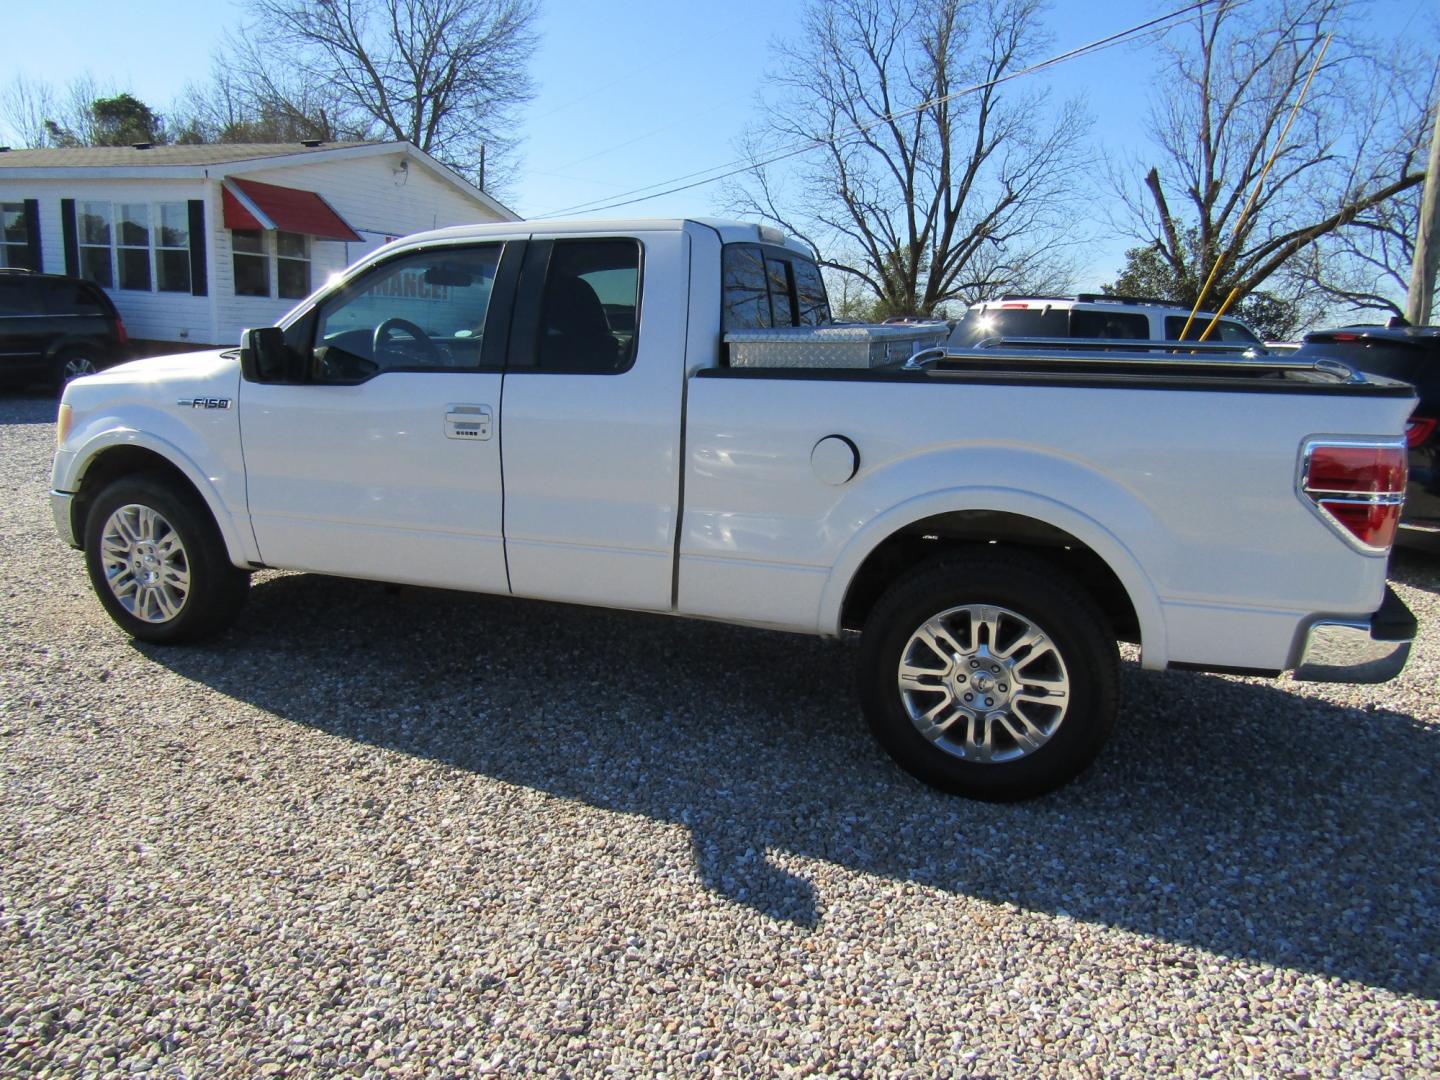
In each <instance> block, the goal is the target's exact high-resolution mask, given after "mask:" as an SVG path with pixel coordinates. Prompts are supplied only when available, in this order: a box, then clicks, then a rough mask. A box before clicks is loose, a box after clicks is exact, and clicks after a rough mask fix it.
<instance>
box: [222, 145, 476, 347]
mask: <svg viewBox="0 0 1440 1080" xmlns="http://www.w3.org/2000/svg"><path fill="white" fill-rule="evenodd" d="M401 160H402V155H401V154H400V153H399V152H398V151H397V152H396V153H393V154H380V155H375V156H373V157H362V158H352V159H350V160H344V161H318V162H315V163H314V164H310V163H306V164H303V165H294V166H291V167H289V168H285V169H263V170H251V171H246V172H244V173H238V174H236V175H238V176H240V177H241V178H242V179H245V180H256V181H258V182H260V183H262V184H278V185H279V186H280V187H290V188H300V189H301V190H304V191H314V192H318V193H319V194H320V195H321V196H323V197H324V199H325V201H326V202H327V203H329V204H330V205H331V206H332V207H333V208H334V209H335V212H336V213H338V214H339V215H340V216H341V217H342V218H344V219H345V221H346V223H348V224H349V225H350V227H351V228H353V229H354V230H355V231H356V232H357V233H359V234H360V236H361V237H362V238H363V241H362V242H361V243H354V242H351V243H342V242H339V241H333V240H315V241H312V243H311V245H310V247H311V263H310V283H311V286H312V287H313V288H317V289H318V288H319V287H320V286H322V285H324V284H325V282H326V280H327V279H328V278H329V277H330V276H331V275H332V274H335V273H338V272H339V271H341V270H343V269H344V268H345V267H347V266H349V265H350V264H351V263H352V262H354V261H355V260H356V259H358V258H360V256H362V255H364V254H366V253H368V252H370V251H373V250H374V249H375V248H377V247H379V246H380V245H381V244H383V243H384V242H385V238H386V237H387V236H388V237H397V236H408V235H409V234H410V233H414V232H422V231H424V230H425V229H436V228H444V227H445V226H447V225H470V224H475V223H478V222H485V221H499V220H501V219H500V218H499V217H498V216H496V215H495V214H493V213H491V212H490V211H489V210H487V209H486V208H485V207H483V206H481V205H480V204H479V203H478V202H476V201H475V200H474V199H472V198H470V197H469V196H467V195H465V194H464V193H463V192H462V191H461V190H459V189H458V188H456V187H454V186H453V185H451V184H448V183H446V182H444V181H442V180H440V179H438V178H436V177H435V176H434V175H433V174H432V173H431V172H430V170H429V169H427V168H425V167H424V166H423V165H421V164H420V163H419V162H417V161H413V160H412V161H411V162H410V163H409V164H410V167H409V169H408V170H407V171H406V172H404V173H402V174H400V175H398V176H397V175H396V170H397V169H398V168H399V165H400V162H401ZM214 187H215V190H214V193H213V195H212V214H211V219H212V220H213V221H214V223H215V228H214V231H213V232H212V235H211V238H210V244H211V250H212V251H213V252H214V260H215V261H214V267H215V270H214V276H213V277H212V279H211V280H212V283H213V285H214V286H216V287H215V289H214V291H215V295H216V296H217V297H218V307H219V311H218V323H219V328H220V331H221V333H222V334H224V335H226V336H225V337H224V338H223V339H222V341H221V344H232V343H237V342H238V341H239V340H240V332H241V331H242V330H243V329H245V328H246V327H250V326H268V325H270V324H272V323H275V322H277V321H278V320H279V319H280V317H281V316H282V315H284V314H285V313H286V312H287V311H289V310H290V309H291V308H292V307H294V306H295V305H296V304H298V303H299V301H298V300H275V299H272V300H265V299H262V298H260V297H258V296H236V295H235V283H234V265H233V262H232V260H231V251H230V234H229V232H228V231H227V230H226V229H225V228H224V223H223V221H222V220H221V210H220V185H219V184H218V183H217V184H215V186H214ZM271 243H272V244H273V241H271ZM270 288H271V291H272V292H273V291H274V289H275V280H274V274H273V265H272V274H271V281H270Z"/></svg>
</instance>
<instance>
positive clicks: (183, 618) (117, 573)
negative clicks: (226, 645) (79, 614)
mask: <svg viewBox="0 0 1440 1080" xmlns="http://www.w3.org/2000/svg"><path fill="white" fill-rule="evenodd" d="M122 507H138V508H141V509H143V510H148V511H149V512H150V513H151V514H153V515H158V518H159V519H160V521H159V524H158V525H156V526H155V527H154V529H153V532H154V537H153V539H154V540H155V542H150V541H142V542H141V543H140V544H137V545H134V546H133V547H131V548H130V549H129V552H130V557H131V561H128V562H127V561H124V560H121V559H120V558H118V557H117V556H118V552H119V550H120V549H119V548H118V547H115V546H112V547H111V548H110V549H109V551H108V552H107V549H106V545H105V540H104V536H105V530H106V528H107V525H108V524H109V523H110V520H111V517H112V515H114V514H116V512H117V511H119V510H120V509H121V508H122ZM139 518H140V515H139V514H138V512H137V511H132V512H131V513H130V514H128V515H126V521H127V522H128V523H131V524H134V523H137V522H138V521H139ZM160 526H163V528H161V527H160ZM172 534H173V538H172ZM137 535H138V534H137ZM176 541H178V557H177V556H176V551H177V544H176ZM147 545H148V546H147ZM157 549H160V550H161V554H159V555H157V554H156V551H157ZM147 556H148V557H150V558H151V559H152V560H156V561H155V562H154V564H153V572H154V573H156V574H157V575H160V576H158V577H157V580H156V582H155V584H153V585H146V586H143V588H142V586H141V585H140V584H139V580H140V576H141V575H140V572H139V571H137V570H136V569H135V567H137V566H140V565H141V564H140V562H137V561H134V560H143V559H144V558H145V557H147ZM85 567H86V569H87V570H88V571H89V572H90V584H91V585H92V586H93V587H94V589H95V594H96V595H97V596H98V597H99V598H100V603H101V604H102V605H103V606H104V608H105V610H106V611H107V612H109V614H110V617H111V618H112V619H114V620H115V622H116V623H117V624H119V626H120V628H121V629H122V630H124V631H125V632H126V633H127V634H129V635H130V636H131V637H134V638H138V639H140V640H141V641H150V642H155V643H157V644H179V643H181V642H187V641H199V640H201V639H202V638H206V637H210V636H212V635H214V634H217V633H219V632H220V631H221V630H223V629H225V628H226V627H227V626H229V625H230V624H231V623H232V622H234V621H235V617H236V616H237V615H238V614H239V613H240V609H241V608H242V607H243V606H244V604H245V598H246V596H247V595H248V593H249V591H250V575H249V573H248V572H246V571H244V570H240V569H238V568H236V567H235V566H232V565H231V563H230V558H229V556H228V555H227V554H226V551H225V542H224V540H223V539H222V538H221V536H220V530H219V528H218V527H217V526H216V524H215V520H214V518H212V517H211V516H210V511H209V508H208V507H206V506H205V504H204V503H203V502H202V501H201V500H200V498H199V497H198V496H197V495H195V494H194V492H192V491H182V490H179V489H178V488H177V485H176V484H175V483H174V482H173V481H170V480H168V479H166V478H165V477H163V476H158V475H154V474H138V475H134V476H126V477H122V478H120V479H118V480H115V481H114V482H112V483H111V484H110V485H109V486H108V487H106V488H105V489H104V490H103V491H101V492H100V494H99V495H98V496H96V498H95V501H94V502H93V503H92V504H91V506H90V512H89V515H88V517H87V518H86V520H85ZM167 567H168V568H169V569H170V570H171V571H179V570H183V572H184V574H185V576H186V578H187V581H186V587H185V588H184V589H183V590H181V589H179V588H176V587H173V585H172V581H171V579H167V578H165V577H164V575H163V571H164V570H165V569H166V568H167ZM127 568H128V569H127ZM145 572H146V573H149V572H151V571H150V569H145ZM127 575H128V578H129V582H130V583H131V584H134V586H135V588H134V589H133V590H127V585H126V581H125V578H126V577H127ZM112 580H113V581H115V582H116V583H117V584H116V585H115V586H114V587H112ZM117 590H118V592H119V593H121V594H124V593H126V592H127V591H129V593H130V599H129V602H128V606H127V602H126V601H125V600H122V599H121V596H120V595H117ZM142 593H143V594H144V597H143V602H141V600H140V599H138V598H140V597H141V594H142ZM131 608H136V611H132V610H131ZM137 611H138V612H139V613H138V614H137Z"/></svg>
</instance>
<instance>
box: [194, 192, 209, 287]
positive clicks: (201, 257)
mask: <svg viewBox="0 0 1440 1080" xmlns="http://www.w3.org/2000/svg"><path fill="white" fill-rule="evenodd" d="M206 266H207V260H206V258H205V200H204V199H191V200H190V295H191V296H204V295H205V294H206V293H207V292H208V291H209V283H208V282H207V280H206V277H205V272H206Z"/></svg>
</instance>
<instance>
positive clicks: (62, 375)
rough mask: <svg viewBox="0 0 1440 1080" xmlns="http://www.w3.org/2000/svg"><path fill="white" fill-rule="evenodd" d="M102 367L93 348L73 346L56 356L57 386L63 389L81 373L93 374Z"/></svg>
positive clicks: (55, 376)
mask: <svg viewBox="0 0 1440 1080" xmlns="http://www.w3.org/2000/svg"><path fill="white" fill-rule="evenodd" d="M100 368H101V365H100V362H99V360H98V359H97V357H96V354H95V352H94V351H93V350H91V349H82V348H79V347H77V346H71V347H70V348H68V349H65V350H64V351H62V352H61V353H60V355H59V356H57V357H55V373H54V381H55V388H56V389H57V390H59V391H63V390H64V389H65V387H66V385H67V384H68V383H69V382H70V380H71V379H78V378H79V377H80V376H81V375H93V374H95V372H97V371H99V370H100Z"/></svg>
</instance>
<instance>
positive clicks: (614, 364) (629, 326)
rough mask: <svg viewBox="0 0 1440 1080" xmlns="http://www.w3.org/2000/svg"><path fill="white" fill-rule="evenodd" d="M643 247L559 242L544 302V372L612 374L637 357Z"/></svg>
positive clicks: (541, 341) (539, 364) (539, 360)
mask: <svg viewBox="0 0 1440 1080" xmlns="http://www.w3.org/2000/svg"><path fill="white" fill-rule="evenodd" d="M639 306H640V245H639V244H637V243H636V242H635V241H634V240H556V241H555V246H554V249H553V250H552V252H551V255H550V266H549V268H548V270H547V271H546V274H545V292H544V295H543V297H542V300H541V305H540V335H539V349H538V352H537V354H536V366H537V367H538V369H539V370H540V371H568V372H575V373H586V372H589V373H593V374H597V375H614V374H618V373H619V372H622V371H625V370H627V369H628V368H629V367H630V365H631V364H632V363H634V360H635V330H636V325H637V322H638V317H637V315H638V310H639Z"/></svg>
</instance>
